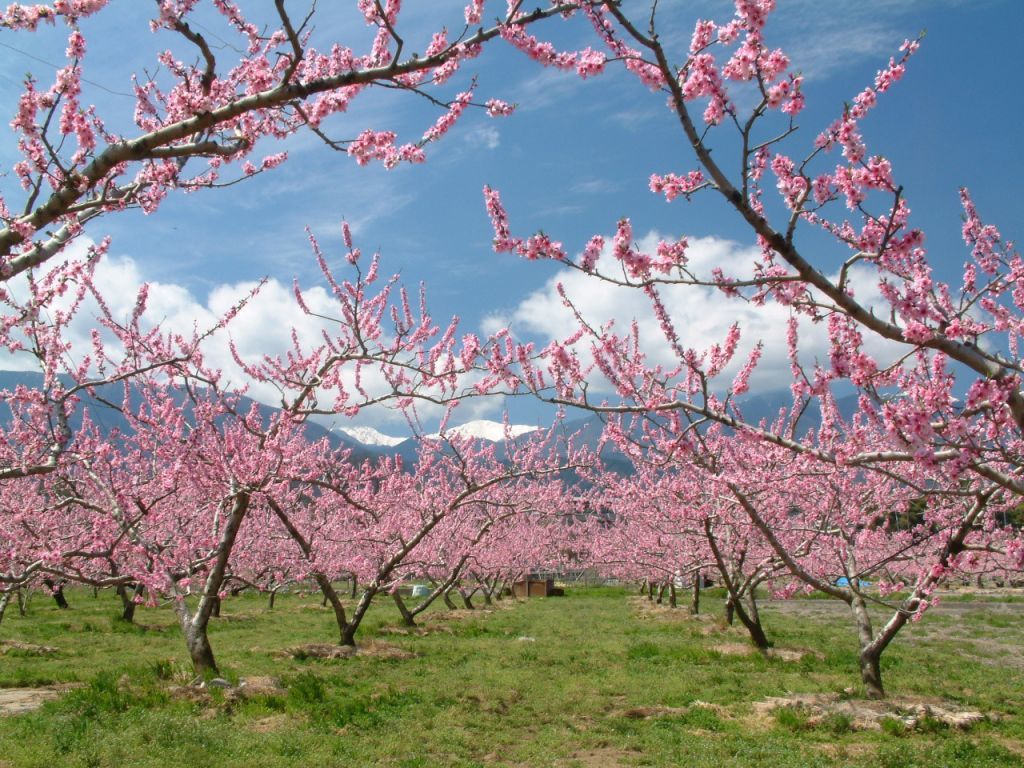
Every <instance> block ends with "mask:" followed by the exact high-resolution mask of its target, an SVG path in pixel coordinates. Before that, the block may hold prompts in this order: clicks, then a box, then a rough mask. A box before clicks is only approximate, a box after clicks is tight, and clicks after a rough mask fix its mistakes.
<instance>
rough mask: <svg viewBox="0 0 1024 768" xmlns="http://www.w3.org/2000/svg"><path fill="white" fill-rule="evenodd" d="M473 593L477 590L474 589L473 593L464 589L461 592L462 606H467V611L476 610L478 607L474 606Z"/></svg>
mask: <svg viewBox="0 0 1024 768" xmlns="http://www.w3.org/2000/svg"><path fill="white" fill-rule="evenodd" d="M473 592H476V590H475V589H474V590H473V591H472V592H466V591H465V590H464V589H460V590H459V597H461V598H462V604H463V605H465V606H466V610H467V611H475V610H476V606H475V605H473Z"/></svg>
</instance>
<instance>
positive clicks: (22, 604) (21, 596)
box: [14, 587, 28, 616]
mask: <svg viewBox="0 0 1024 768" xmlns="http://www.w3.org/2000/svg"><path fill="white" fill-rule="evenodd" d="M14 591H15V592H17V593H18V615H19V616H25V615H26V614H27V613H28V598H27V597H25V593H24V592H23V591H22V590H21V587H18V588H17V589H16V590H14Z"/></svg>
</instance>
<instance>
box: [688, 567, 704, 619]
mask: <svg viewBox="0 0 1024 768" xmlns="http://www.w3.org/2000/svg"><path fill="white" fill-rule="evenodd" d="M701 578H702V577H701V575H700V571H697V572H696V573H695V574H694V575H693V592H692V593H691V595H690V613H691V615H693V616H696V615H697V614H698V613H700V580H701Z"/></svg>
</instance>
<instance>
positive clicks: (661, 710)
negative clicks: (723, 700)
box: [617, 701, 732, 720]
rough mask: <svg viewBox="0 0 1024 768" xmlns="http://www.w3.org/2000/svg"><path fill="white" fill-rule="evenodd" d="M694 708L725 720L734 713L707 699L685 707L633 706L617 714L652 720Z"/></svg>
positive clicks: (681, 714)
mask: <svg viewBox="0 0 1024 768" xmlns="http://www.w3.org/2000/svg"><path fill="white" fill-rule="evenodd" d="M694 709H704V710H707V711H709V712H714V713H715V714H716V715H717V716H718V717H721V718H723V719H725V720H730V719H732V714H730V712H729V710H727V709H726V708H725V707H723V706H720V705H718V704H712V703H710V702H707V701H695V702H693V703H692V704H690V705H688V706H685V707H660V706H659V707H632V708H630V709H627V710H625V711H623V712H619V713H617V714H618V716H620V717H628V718H630V719H631V720H650V719H651V718H655V717H682V716H683V715H685V714H687V713H688V712H690V711H691V710H694Z"/></svg>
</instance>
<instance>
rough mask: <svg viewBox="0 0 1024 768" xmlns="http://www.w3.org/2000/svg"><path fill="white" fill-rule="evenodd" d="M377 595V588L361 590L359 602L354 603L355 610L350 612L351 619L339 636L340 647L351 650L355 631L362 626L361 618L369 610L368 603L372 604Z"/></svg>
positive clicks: (371, 587)
mask: <svg viewBox="0 0 1024 768" xmlns="http://www.w3.org/2000/svg"><path fill="white" fill-rule="evenodd" d="M376 594H377V587H375V586H373V585H371V586H369V587H367V588H366V589H364V590H363V594H362V596H361V597H360V598H359V602H358V603H356V608H355V610H354V611H352V618H351V620H350V621H349V622H348V624H347V625H346V626H345V631H344V632H342V635H341V644H342V645H351V646H352V647H353V648H354V647H355V645H356V631H357V630H358V629H359V625H360V624H362V622H363V618H364V617H365V616H366V612H367V611H368V610H369V609H370V603H371V602H373V596H374V595H376Z"/></svg>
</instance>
